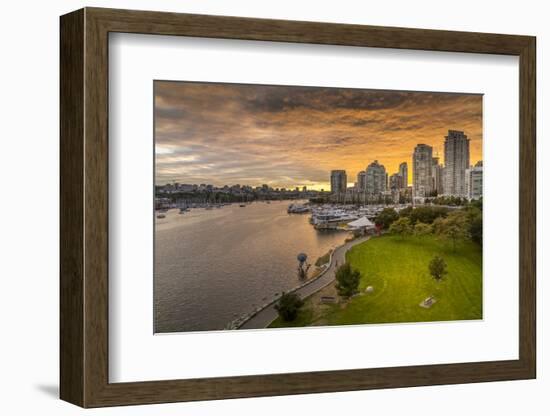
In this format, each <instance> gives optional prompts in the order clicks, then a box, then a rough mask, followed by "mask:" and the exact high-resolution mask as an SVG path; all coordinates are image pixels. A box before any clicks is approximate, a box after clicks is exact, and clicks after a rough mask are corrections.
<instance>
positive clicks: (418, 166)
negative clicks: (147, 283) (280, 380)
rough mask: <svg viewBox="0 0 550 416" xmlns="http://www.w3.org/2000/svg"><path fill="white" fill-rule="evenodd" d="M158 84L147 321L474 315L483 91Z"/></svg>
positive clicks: (235, 324) (313, 322)
mask: <svg viewBox="0 0 550 416" xmlns="http://www.w3.org/2000/svg"><path fill="white" fill-rule="evenodd" d="M152 87H153V93H154V108H153V109H152V110H153V115H152V116H153V121H154V123H153V124H154V129H153V130H154V131H153V138H154V143H153V146H154V191H153V192H154V209H153V210H152V213H151V215H154V230H153V232H154V276H153V296H154V303H153V305H154V307H153V314H154V319H153V321H154V328H153V330H154V333H155V334H161V333H178V332H196V331H223V330H247V329H255V330H260V329H261V330H270V329H274V328H279V329H280V328H290V327H302V328H303V327H323V326H324V327H326V326H344V325H373V324H393V325H397V324H405V323H408V324H411V323H422V322H448V321H471V320H482V319H483V155H482V153H483V94H481V93H480V94H473V93H461V92H446V91H408V90H381V89H361V88H339V87H338V88H336V87H325V86H297V85H260V84H237V83H221V82H197V81H179V80H177V81H176V80H154V81H153V85H152Z"/></svg>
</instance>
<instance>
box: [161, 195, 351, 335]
mask: <svg viewBox="0 0 550 416" xmlns="http://www.w3.org/2000/svg"><path fill="white" fill-rule="evenodd" d="M287 205H288V204H287V203H285V202H273V203H271V204H266V203H262V202H255V203H252V204H249V205H247V206H246V207H244V208H242V207H239V205H237V204H234V205H230V206H225V207H223V208H220V209H212V210H204V209H197V210H192V211H190V212H186V213H185V214H183V215H180V214H179V213H178V210H170V211H169V212H168V213H167V214H166V218H164V219H156V220H155V221H156V231H155V278H154V281H155V283H154V285H155V295H154V296H155V311H154V313H155V332H180V331H203V330H219V329H223V328H224V327H225V325H226V324H227V323H228V322H230V321H232V320H233V319H235V318H236V317H237V316H239V315H243V314H245V313H249V312H250V311H252V310H253V309H255V307H257V306H259V305H262V304H264V303H265V302H266V301H268V300H272V299H273V298H274V297H275V295H276V294H277V293H280V292H281V291H284V290H288V289H291V288H293V287H294V286H296V285H297V284H298V283H299V281H298V277H297V274H296V267H297V265H298V263H297V260H296V255H297V254H298V253H300V252H305V253H307V254H308V256H309V259H308V262H311V263H314V262H315V260H316V259H317V258H318V257H320V256H322V255H323V254H325V253H326V252H327V251H328V250H329V249H330V248H334V247H336V246H338V245H340V244H341V243H343V242H344V240H345V238H346V237H347V234H346V233H343V232H326V231H324V232H321V231H316V230H315V229H314V228H313V227H312V226H311V225H310V224H309V222H308V218H309V216H308V215H297V214H295V215H289V214H287V213H286V208H287Z"/></svg>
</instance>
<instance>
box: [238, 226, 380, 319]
mask: <svg viewBox="0 0 550 416" xmlns="http://www.w3.org/2000/svg"><path fill="white" fill-rule="evenodd" d="M369 238H370V236H365V237H360V238H356V239H355V240H352V241H349V242H347V243H345V244H343V245H341V246H340V247H338V248H336V249H335V250H334V252H333V253H332V255H331V258H330V264H329V266H328V268H327V269H325V270H324V271H323V272H321V275H319V276H318V277H317V278H315V280H311V281H310V282H307V283H305V284H304V285H303V286H299V287H298V288H296V289H294V290H290V291H288V293H296V294H298V295H299V296H300V297H301V298H302V299H305V298H307V297H308V296H311V295H313V294H314V293H316V292H318V291H319V290H321V289H322V288H324V287H325V286H327V285H328V284H330V283H332V282H333V281H334V279H336V268H337V267H338V266H341V265H342V264H344V263H345V262H346V253H347V252H348V250H349V249H350V248H352V247H353V246H355V245H357V244H361V243H363V242H365V241H367V240H368V239H369ZM277 301H278V299H277V300H275V301H273V302H272V303H270V304H269V305H266V306H265V307H264V308H263V309H261V310H259V311H258V312H256V313H255V314H254V315H252V316H251V317H250V318H248V319H247V320H246V321H244V322H242V323H241V324H240V325H239V326H238V328H239V329H259V328H266V327H267V326H268V325H269V324H270V323H271V322H273V321H274V320H275V319H276V318H277V316H278V313H277V311H276V310H275V304H276V303H277Z"/></svg>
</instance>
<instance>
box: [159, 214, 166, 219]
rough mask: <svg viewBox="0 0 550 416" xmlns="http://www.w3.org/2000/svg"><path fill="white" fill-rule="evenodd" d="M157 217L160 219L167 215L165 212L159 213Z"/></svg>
mask: <svg viewBox="0 0 550 416" xmlns="http://www.w3.org/2000/svg"><path fill="white" fill-rule="evenodd" d="M157 218H158V219H162V218H166V215H164V214H158V215H157Z"/></svg>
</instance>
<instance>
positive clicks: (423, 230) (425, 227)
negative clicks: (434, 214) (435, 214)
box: [414, 222, 432, 236]
mask: <svg viewBox="0 0 550 416" xmlns="http://www.w3.org/2000/svg"><path fill="white" fill-rule="evenodd" d="M431 233H432V226H431V225H430V224H424V223H423V222H417V223H416V224H415V225H414V235H417V236H422V235H428V234H431Z"/></svg>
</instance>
